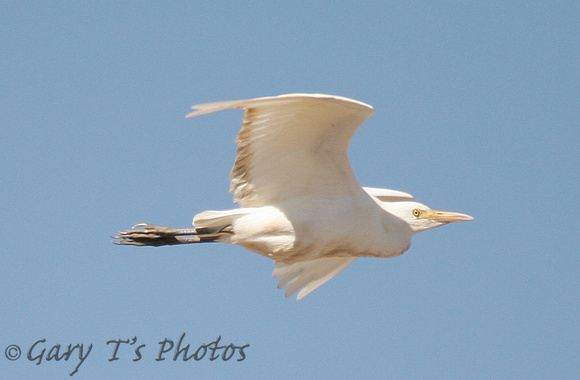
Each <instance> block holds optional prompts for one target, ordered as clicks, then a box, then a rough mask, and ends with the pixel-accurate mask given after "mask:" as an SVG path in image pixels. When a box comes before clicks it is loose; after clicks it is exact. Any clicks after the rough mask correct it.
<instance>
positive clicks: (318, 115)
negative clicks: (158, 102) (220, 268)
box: [115, 94, 473, 299]
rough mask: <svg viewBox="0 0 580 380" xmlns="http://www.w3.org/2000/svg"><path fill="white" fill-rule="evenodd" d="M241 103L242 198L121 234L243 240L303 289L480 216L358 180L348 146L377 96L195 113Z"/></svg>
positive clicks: (297, 97) (169, 240) (305, 98)
mask: <svg viewBox="0 0 580 380" xmlns="http://www.w3.org/2000/svg"><path fill="white" fill-rule="evenodd" d="M232 108H237V109H242V110H245V113H244V119H243V124H242V128H241V130H240V132H239V134H238V137H237V139H236V142H237V144H238V149H237V157H236V160H235V164H234V167H233V169H232V172H231V175H230V180H231V187H230V191H231V192H233V194H234V202H237V203H238V204H239V206H240V208H237V209H233V210H226V211H204V212H201V213H199V214H197V215H195V216H194V218H193V226H194V227H193V228H187V229H173V228H168V227H160V226H154V225H150V224H145V223H142V224H138V225H136V226H134V227H133V228H132V229H130V230H127V231H124V232H120V233H119V234H118V235H117V236H115V238H116V239H118V242H117V244H129V245H139V246H161V245H174V244H189V243H204V242H222V243H231V244H238V245H240V246H242V247H245V248H246V249H248V250H250V251H252V252H255V253H258V254H260V255H262V256H264V257H267V258H269V259H272V260H273V261H274V263H275V264H276V269H274V272H273V276H274V277H279V278H280V282H279V284H278V288H285V287H287V290H286V297H288V296H290V295H291V294H294V293H296V292H298V295H297V299H302V298H304V297H305V296H306V295H308V294H309V293H311V292H312V291H313V290H315V289H316V288H318V287H319V286H321V285H322V284H324V283H326V282H327V281H328V280H330V279H331V278H333V277H334V276H336V274H338V273H339V272H340V271H341V270H343V269H344V268H346V267H347V266H348V265H349V264H351V263H352V262H353V261H354V260H355V259H356V258H357V257H395V256H399V255H401V254H402V253H403V252H405V251H406V250H407V249H408V248H409V246H410V244H411V238H412V237H413V235H414V234H416V233H417V232H421V231H425V230H428V229H430V228H435V227H439V226H441V225H444V224H447V223H450V222H459V221H468V220H473V218H472V217H471V216H469V215H465V214H459V213H454V212H443V211H434V210H432V209H430V208H429V207H427V206H425V205H423V204H420V203H417V202H415V200H414V199H413V197H412V196H411V195H409V194H406V193H403V192H399V191H394V190H388V189H377V188H369V187H361V186H360V185H359V184H358V182H357V180H356V178H355V176H354V174H353V172H352V169H351V167H350V164H349V162H348V158H347V149H348V145H349V142H350V140H351V138H352V136H353V135H354V133H355V131H356V130H357V129H358V127H359V126H360V125H361V124H362V123H363V122H364V121H365V120H366V119H367V118H368V117H369V116H370V115H371V114H372V113H373V108H372V107H371V106H369V105H367V104H364V103H361V102H358V101H355V100H352V99H347V98H343V97H338V96H330V95H321V94H312V95H311V94H289V95H281V96H274V97H265V98H257V99H250V100H238V101H227V102H218V103H208V104H201V105H197V106H194V107H193V109H194V110H195V111H194V112H192V113H190V114H188V115H187V117H193V116H199V115H204V114H208V113H212V112H217V111H221V110H225V109H232Z"/></svg>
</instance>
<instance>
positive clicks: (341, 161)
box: [187, 94, 373, 207]
mask: <svg viewBox="0 0 580 380" xmlns="http://www.w3.org/2000/svg"><path fill="white" fill-rule="evenodd" d="M230 108H239V109H243V110H245V111H246V112H245V114H244V120H243V124H242V129H241V131H240V132H239V134H238V137H237V139H236V142H237V144H238V150H237V157H236V161H235V164H234V168H233V169H232V173H231V175H230V180H231V188H230V191H232V192H233V193H234V201H235V202H238V203H239V204H240V206H242V207H259V206H264V205H269V204H275V203H278V202H282V201H284V200H287V199H291V198H298V197H302V196H316V195H317V194H320V195H324V196H325V197H328V196H332V195H348V194H353V193H354V192H360V186H359V184H358V182H357V180H356V178H355V176H354V174H353V172H352V169H351V167H350V163H349V162H348V157H347V149H348V145H349V143H350V140H351V138H352V136H353V135H354V133H355V131H356V130H357V129H358V127H359V126H360V125H361V124H362V123H363V122H364V121H365V120H366V119H367V118H368V117H369V116H370V115H371V114H372V113H373V108H372V107H371V106H369V105H367V104H364V103H361V102H357V101H355V100H351V99H347V98H342V97H337V96H330V95H321V94H313V95H309V94H290V95H281V96H275V97H266V98H257V99H250V100H238V101H227V102H219V103H208V104H201V105H197V106H194V107H193V109H195V110H196V111H195V112H192V113H190V114H189V115H187V117H192V116H198V115H203V114H207V113H211V112H216V111H221V110H225V109H230Z"/></svg>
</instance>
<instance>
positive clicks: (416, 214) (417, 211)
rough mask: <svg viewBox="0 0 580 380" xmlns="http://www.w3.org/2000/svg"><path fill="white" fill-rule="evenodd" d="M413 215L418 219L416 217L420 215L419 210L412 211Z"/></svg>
mask: <svg viewBox="0 0 580 380" xmlns="http://www.w3.org/2000/svg"><path fill="white" fill-rule="evenodd" d="M413 215H414V216H415V217H416V218H418V217H419V215H421V210H419V209H414V210H413Z"/></svg>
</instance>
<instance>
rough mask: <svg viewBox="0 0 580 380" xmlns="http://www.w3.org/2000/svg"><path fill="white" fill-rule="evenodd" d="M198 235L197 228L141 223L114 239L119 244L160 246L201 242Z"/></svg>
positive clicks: (120, 233)
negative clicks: (178, 227) (177, 227)
mask: <svg viewBox="0 0 580 380" xmlns="http://www.w3.org/2000/svg"><path fill="white" fill-rule="evenodd" d="M187 235H193V236H187ZM197 235H198V231H197V230H196V229H195V228H182V229H175V228H170V227H161V226H155V225H153V224H147V223H139V224H136V225H134V226H133V228H131V229H130V230H127V231H122V232H119V234H118V235H117V236H113V239H117V240H118V241H115V242H114V243H115V244H118V245H148V246H153V247H159V246H162V245H176V244H189V243H199V242H200V241H201V239H200V237H199V236H197Z"/></svg>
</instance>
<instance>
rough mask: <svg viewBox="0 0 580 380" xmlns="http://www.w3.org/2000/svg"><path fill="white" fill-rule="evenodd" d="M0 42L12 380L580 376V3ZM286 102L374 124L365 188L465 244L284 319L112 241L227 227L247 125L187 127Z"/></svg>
mask: <svg viewBox="0 0 580 380" xmlns="http://www.w3.org/2000/svg"><path fill="white" fill-rule="evenodd" d="M0 33H1V36H0V50H1V51H2V54H1V55H0V82H1V93H0V96H1V101H0V118H1V131H2V134H1V138H0V175H1V179H0V215H1V218H0V237H1V240H0V250H1V252H0V294H1V296H0V297H1V298H0V301H1V305H2V310H3V312H2V313H1V314H0V372H1V373H2V376H3V377H4V378H11V379H24V378H70V377H69V374H70V373H71V372H73V371H74V369H75V367H76V366H78V365H79V362H80V359H79V348H78V347H77V348H75V349H74V351H73V352H72V354H71V355H70V357H68V360H65V359H66V356H63V355H64V354H65V352H66V350H67V345H69V344H71V349H72V348H73V347H75V345H76V344H83V356H86V358H85V360H84V361H83V362H82V363H81V364H80V366H78V372H77V373H76V374H74V376H73V377H72V378H74V379H103V378H109V379H155V378H171V379H191V378H232V377H235V378H239V379H255V378H279V379H298V378H328V379H330V378H333V379H351V378H368V379H370V378H398V379H401V378H409V379H413V378H416V379H419V378H422V379H425V378H430V379H452V378H526V379H532V378H538V379H540V378H554V379H555V378H558V379H572V378H577V376H578V373H580V354H579V353H580V330H579V329H580V328H579V326H580V321H579V319H580V302H579V301H580V275H579V270H580V255H579V254H580V252H579V243H580V239H579V233H578V227H579V226H580V223H579V221H578V220H579V218H578V217H579V215H580V206H579V202H578V194H579V184H580V183H579V182H580V181H579V173H580V149H579V141H580V132H579V126H580V100H579V99H580V65H579V62H580V6H579V5H578V2H574V1H550V2H539V1H531V2H530V1H509V2H506V1H481V2H474V1H469V2H467V1H462V2H448V1H444V2H432V1H425V2H420V1H416V2H392V1H367V2H355V1H352V2H340V1H337V2H307V1H303V2H302V1H301V2H270V1H257V2H241V1H195V2H194V1H191V2H172V1H170V2H140V1H134V2H131V1H128V2H118V1H99V2H64V1H60V2H59V1H56V2H25V1H22V2H4V3H3V4H2V5H1V6H0ZM291 92H306V93H310V92H316V93H328V94H334V95H341V96H346V97H350V98H354V99H357V100H360V101H363V102H366V103H369V104H371V105H373V106H374V107H375V114H374V115H373V116H372V117H371V118H370V119H369V120H368V121H367V123H365V125H364V126H363V127H362V128H361V129H360V130H359V132H358V133H357V135H356V136H355V138H354V139H353V141H352V144H351V147H350V150H349V156H350V160H351V163H352V166H353V169H354V171H355V173H356V175H357V178H358V179H359V182H360V183H361V184H362V185H366V186H375V187H387V188H393V189H398V190H402V191H405V192H409V193H411V194H413V195H414V196H415V197H416V199H417V200H418V201H420V202H422V203H426V204H429V205H430V206H432V207H433V208H435V209H442V210H449V211H458V212H463V213H467V214H470V215H473V216H475V218H476V220H475V221H473V222H469V223H457V224H452V225H448V226H445V227H441V228H439V229H436V230H432V231H428V232H425V233H422V234H420V235H418V236H416V237H415V239H414V242H413V246H412V247H411V249H410V250H409V251H408V252H407V253H405V254H404V255H403V256H401V257H398V258H395V259H360V260H357V261H356V262H355V263H354V264H352V265H351V266H350V267H348V268H347V269H346V270H345V271H344V272H342V273H340V274H339V275H338V276H337V277H336V278H334V279H333V280H331V281H330V282H329V283H327V284H326V285H324V286H323V287H321V288H320V289H318V290H316V291H315V292H314V293H312V294H311V295H309V296H308V297H306V298H305V299H304V300H302V301H299V302H297V301H296V300H295V299H294V298H288V299H287V298H284V295H283V291H281V290H277V289H276V285H277V281H276V279H273V278H272V277H271V272H272V270H273V268H274V265H273V263H272V262H271V261H269V260H267V259H265V258H262V257H260V256H258V255H256V254H253V253H250V252H248V251H245V250H244V249H242V248H240V247H236V246H228V245H217V244H213V245H211V244H210V245H199V246H182V247H168V248H135V247H122V246H115V245H113V244H112V243H111V238H110V236H111V235H114V234H116V233H117V232H118V231H119V230H124V229H127V228H129V227H131V226H132V225H133V224H135V223H138V222H149V223H154V224H159V225H167V226H172V227H187V226H189V225H190V223H191V218H192V217H193V215H194V214H196V213H197V212H200V211H203V210H206V209H218V210H219V209H228V208H232V207H235V206H233V205H232V197H231V194H229V193H228V186H229V183H228V175H229V171H230V168H231V166H232V164H233V160H234V157H235V144H234V142H233V140H234V138H235V136H236V133H237V131H238V129H239V125H240V122H241V117H242V113H241V112H240V111H227V112H222V113H220V114H215V115H208V116H204V117H200V118H196V119H188V120H186V119H185V118H184V116H185V114H186V113H188V112H189V110H190V106H191V105H193V104H198V103H204V102H210V101H219V100H231V99H244V98H252V97H259V96H269V95H279V94H284V93H291ZM183 333H185V336H183V340H182V343H181V346H180V348H181V349H183V348H184V347H186V345H187V344H189V345H190V349H189V351H188V355H189V356H191V355H192V354H193V353H194V351H196V350H198V349H199V347H202V346H204V345H209V346H208V347H210V349H209V351H208V353H207V354H206V355H205V357H199V356H200V355H201V354H202V353H203V347H202V349H199V351H198V358H200V360H195V359H191V360H188V361H184V360H183V358H182V356H180V357H179V358H178V360H176V361H174V360H173V355H174V353H175V352H176V347H177V345H178V341H179V339H180V337H181V336H182V334H183ZM218 336H220V337H221V339H220V340H219V342H217V343H214V344H213V345H212V344H211V343H212V342H215V341H216V339H217V338H218ZM134 337H135V338H136V339H135V340H134V341H132V340H131V339H133V338H134ZM115 340H130V341H129V343H126V344H121V343H120V344H119V347H118V352H117V357H118V360H113V361H110V360H109V359H111V358H113V357H114V355H113V352H114V348H115V343H109V344H108V345H107V342H108V341H115ZM169 341H172V342H173V344H174V347H173V348H171V347H170V342H169ZM36 342H37V344H36V345H34V343H36ZM159 342H165V345H163V344H160V343H159ZM130 343H134V344H130ZM230 344H231V346H229V347H230V348H229V350H228V352H227V355H229V356H232V357H231V359H230V360H228V361H225V360H224V359H223V355H224V351H226V349H225V348H221V349H217V350H216V352H215V354H216V357H217V355H221V356H219V358H217V359H216V360H210V355H211V354H212V351H211V347H214V348H215V346H220V347H227V346H228V345H230ZM248 344H249V346H246V347H245V348H243V349H240V348H235V347H243V346H245V345H248ZM12 345H17V346H18V347H19V348H20V352H21V356H20V357H19V358H18V359H17V360H9V359H8V357H11V358H13V359H15V358H16V357H17V356H18V349H17V348H16V347H15V346H12ZM55 345H60V348H59V347H58V346H56V348H53V347H55ZM91 345H92V346H91ZM143 345H144V346H143ZM89 347H90V348H91V350H90V352H88V355H87V351H88V350H89ZM51 348H52V349H51ZM43 349H44V351H43ZM57 349H58V352H57ZM160 350H166V351H167V352H166V353H162V354H161V358H165V360H156V359H160V357H159V356H160ZM135 351H137V352H139V354H140V355H141V359H140V360H137V361H134V359H137V358H138V355H137V354H136V353H135ZM241 352H243V354H244V355H245V357H244V358H242V355H241ZM182 353H183V352H182ZM55 355H56V358H55ZM57 358H59V359H60V360H58V361H57V360H56V359H57ZM48 359H51V360H48ZM238 359H243V360H241V361H238ZM39 361H40V364H39V365H37V364H36V363H38V362H39Z"/></svg>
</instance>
